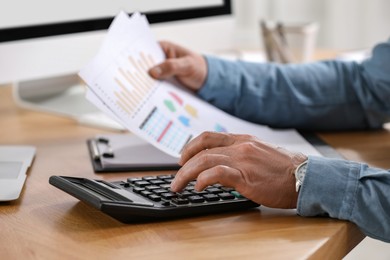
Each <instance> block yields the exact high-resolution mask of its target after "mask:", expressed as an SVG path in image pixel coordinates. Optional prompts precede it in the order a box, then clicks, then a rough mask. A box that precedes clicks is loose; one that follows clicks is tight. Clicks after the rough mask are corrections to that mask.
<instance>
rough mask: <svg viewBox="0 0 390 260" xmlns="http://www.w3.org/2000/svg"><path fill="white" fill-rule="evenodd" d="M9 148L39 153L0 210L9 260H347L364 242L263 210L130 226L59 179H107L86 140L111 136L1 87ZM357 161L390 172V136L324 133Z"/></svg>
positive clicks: (325, 221)
mask: <svg viewBox="0 0 390 260" xmlns="http://www.w3.org/2000/svg"><path fill="white" fill-rule="evenodd" d="M0 122H1V127H0V144H30V145H35V146H36V147H37V154H36V158H35V161H34V163H33V165H32V168H31V169H30V171H29V173H28V178H27V180H26V184H25V187H24V189H23V192H22V195H21V197H20V198H19V199H18V200H16V201H14V202H6V203H0V248H1V250H0V259H118V257H119V258H120V259H125V258H126V259H137V258H141V259H189V258H191V259H205V258H211V259H224V258H234V259H241V258H255V259H262V258H267V259H270V258H279V259H306V258H317V259H340V258H341V257H343V256H344V255H346V254H347V253H348V252H349V251H350V250H351V249H352V248H353V247H354V246H356V245H357V244H358V243H359V242H360V241H361V240H362V239H363V238H364V236H363V235H362V233H361V232H360V231H359V230H358V228H357V227H356V226H355V225H354V224H352V223H349V222H345V221H339V220H334V219H329V218H303V217H299V216H297V215H296V213H295V210H276V209H269V208H265V207H260V208H258V209H255V210H251V211H246V212H240V213H229V214H220V215H213V216H202V217H194V218H187V219H179V220H171V221H164V222H156V223H146V224H145V223H144V224H128V225H126V224H122V223H120V222H118V221H116V220H114V219H112V218H110V217H108V216H107V215H105V214H103V213H101V212H100V211H98V210H95V209H94V208H92V207H90V206H88V205H86V204H84V203H81V202H79V201H78V200H76V199H75V198H73V197H71V196H69V195H67V194H66V193H64V192H62V191H60V190H58V189H57V188H55V187H53V186H51V185H50V184H49V183H48V179H49V177H50V176H51V175H59V174H61V175H71V176H84V177H88V178H102V179H105V180H122V179H123V178H126V177H128V176H140V175H142V173H123V174H105V175H97V174H95V173H94V172H93V170H92V167H91V164H90V161H89V157H88V152H87V147H86V144H85V141H86V138H88V137H92V136H94V135H96V134H98V133H102V132H103V131H102V130H99V129H93V128H88V127H85V126H81V125H78V124H77V123H76V122H73V121H71V120H68V119H64V118H60V117H55V116H52V115H49V114H44V113H38V112H32V111H28V110H24V109H21V108H18V107H16V105H15V104H14V102H13V100H12V98H11V89H10V88H9V87H6V88H0ZM321 136H322V137H323V138H324V139H325V140H326V141H328V142H329V143H331V144H332V145H333V146H334V147H335V148H336V149H337V150H338V151H339V152H341V153H342V154H343V155H344V156H346V157H347V158H349V159H356V160H363V161H367V162H369V163H371V164H372V165H376V166H382V167H390V160H389V154H390V132H389V131H385V130H384V131H379V132H369V133H360V132H356V133H340V134H337V133H334V134H329V133H323V134H321Z"/></svg>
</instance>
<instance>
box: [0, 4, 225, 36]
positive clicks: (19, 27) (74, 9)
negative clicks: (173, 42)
mask: <svg viewBox="0 0 390 260" xmlns="http://www.w3.org/2000/svg"><path fill="white" fill-rule="evenodd" d="M21 7H23V8H21ZM121 10H123V11H126V12H128V13H132V12H134V11H139V12H143V13H145V14H146V15H147V17H148V20H149V22H150V23H157V22H167V21H177V20H182V19H189V18H198V17H206V16H215V15H221V14H228V13H230V12H231V8H230V0H196V1H193V0H164V1H152V0H135V1H128V0H110V1H94V0H83V1H77V0H67V1H50V0H33V1H25V0H13V1H11V2H9V3H7V5H3V6H2V7H1V8H0V42H5V41H14V40H21V39H29V38H34V37H44V36H53V35H60V34H68V33H76V32H86V31H93V30H101V29H106V28H108V26H109V24H110V23H111V21H112V19H113V17H114V16H115V15H116V14H117V13H118V12H119V11H121Z"/></svg>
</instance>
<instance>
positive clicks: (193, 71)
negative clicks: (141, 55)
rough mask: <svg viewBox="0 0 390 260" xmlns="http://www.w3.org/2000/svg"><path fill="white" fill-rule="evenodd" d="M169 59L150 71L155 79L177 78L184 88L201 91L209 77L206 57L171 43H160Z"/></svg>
mask: <svg viewBox="0 0 390 260" xmlns="http://www.w3.org/2000/svg"><path fill="white" fill-rule="evenodd" d="M160 45H161V47H162V49H163V51H164V52H165V55H166V57H167V59H166V60H165V61H164V62H163V63H161V64H158V65H156V66H154V67H153V68H151V69H150V70H149V75H150V76H151V77H153V78H155V79H167V78H170V77H176V78H177V80H178V81H179V82H180V83H182V84H183V85H184V86H186V87H188V88H189V89H191V90H193V91H197V90H199V89H200V88H201V87H202V86H203V84H204V82H205V80H206V76H207V63H206V60H205V59H204V57H203V56H202V55H200V54H197V53H194V52H192V51H190V50H187V49H185V48H183V47H181V46H178V45H175V44H173V43H170V42H160Z"/></svg>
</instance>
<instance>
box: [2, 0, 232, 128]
mask: <svg viewBox="0 0 390 260" xmlns="http://www.w3.org/2000/svg"><path fill="white" fill-rule="evenodd" d="M121 10H124V11H126V12H128V13H132V12H134V11H140V12H142V13H145V14H146V16H147V18H148V20H149V22H150V23H151V24H152V30H154V31H155V33H156V36H157V37H158V38H164V39H168V40H173V41H178V42H186V41H187V42H190V43H191V42H196V41H197V42H199V43H200V45H201V40H200V39H199V38H200V37H199V36H200V35H199V34H198V35H196V33H195V34H194V33H193V31H194V26H195V27H196V29H195V30H199V29H198V28H200V30H202V28H203V29H205V28H207V25H205V24H202V21H201V20H204V19H214V18H217V17H227V16H229V14H231V3H230V0H164V1H152V0H134V1H125V0H110V1H93V0H83V1H77V0H67V1H50V0H33V1H23V0H13V1H8V2H7V4H4V5H2V6H1V8H0V84H5V83H13V84H14V96H15V98H16V100H17V102H18V104H20V105H22V106H24V107H28V108H31V109H37V110H42V111H50V112H55V113H58V114H62V115H65V116H71V117H73V118H75V119H77V120H80V121H88V120H89V119H88V117H84V115H86V114H89V115H92V119H91V120H92V121H96V120H98V121H101V120H102V118H97V119H96V118H94V117H95V116H94V115H93V114H94V113H96V112H97V110H96V108H94V107H93V106H92V105H90V104H88V102H86V101H85V99H84V97H83V93H84V92H83V87H80V85H82V83H81V82H80V81H79V78H78V77H77V72H78V71H79V70H80V68H82V67H83V66H84V65H85V64H86V63H87V62H88V61H89V60H90V59H91V58H92V57H93V56H94V55H95V54H96V53H97V51H98V48H99V46H100V44H101V42H102V40H103V38H104V36H105V33H106V29H107V28H108V26H109V25H110V23H111V21H112V19H113V17H114V16H115V15H116V14H117V13H118V12H119V11H121ZM226 15H227V16H226ZM206 17H209V18H206ZM192 18H203V19H192ZM188 19H190V20H188ZM222 19H224V18H222ZM194 20H197V21H200V22H199V23H200V25H199V26H198V25H197V24H196V23H191V22H189V21H194ZM172 21H181V23H177V22H176V23H172ZM214 22H216V23H218V22H219V21H214ZM186 25H188V28H186ZM175 26H176V27H177V26H179V27H178V28H175ZM183 26H184V27H183ZM191 26H192V27H191ZM172 28H173V29H172ZM219 28H220V26H219ZM210 30H212V26H211V28H210ZM191 31H192V32H191ZM205 33H207V32H205ZM209 33H211V32H209ZM164 34H165V35H164ZM165 36H167V37H165ZM185 37H187V38H188V39H184V38H185ZM191 37H193V38H191ZM220 41H222V40H221V39H220ZM216 43H217V44H218V43H219V42H218V40H217V41H216ZM222 45H223V44H222ZM200 48H201V47H200ZM82 117H83V118H82ZM103 121H104V120H103ZM103 125H105V123H103Z"/></svg>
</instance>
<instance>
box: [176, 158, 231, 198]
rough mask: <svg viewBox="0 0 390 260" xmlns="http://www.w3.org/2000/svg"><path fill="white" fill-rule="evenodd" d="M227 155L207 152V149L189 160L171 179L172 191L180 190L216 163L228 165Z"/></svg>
mask: <svg viewBox="0 0 390 260" xmlns="http://www.w3.org/2000/svg"><path fill="white" fill-rule="evenodd" d="M229 162H230V160H229V157H228V156H226V155H223V154H209V153H208V152H207V151H205V152H203V154H198V155H197V156H195V157H194V158H192V159H191V160H189V161H188V162H187V163H186V164H185V165H184V166H183V167H182V168H181V169H180V170H179V171H178V172H177V174H176V177H175V179H174V180H173V181H172V184H171V189H172V191H179V190H182V189H183V188H184V187H185V186H187V184H188V183H189V182H190V181H192V180H195V179H197V177H198V175H199V174H200V173H201V172H203V171H205V170H207V169H209V168H213V167H215V166H216V165H227V166H228V165H229Z"/></svg>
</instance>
